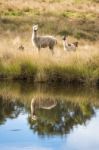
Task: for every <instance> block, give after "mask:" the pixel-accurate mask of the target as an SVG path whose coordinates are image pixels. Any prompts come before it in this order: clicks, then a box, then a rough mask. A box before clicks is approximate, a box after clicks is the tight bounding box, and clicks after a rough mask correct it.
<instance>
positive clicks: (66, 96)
mask: <svg viewBox="0 0 99 150" xmlns="http://www.w3.org/2000/svg"><path fill="white" fill-rule="evenodd" d="M49 89H50V90H49ZM0 96H1V97H2V98H3V99H7V100H8V99H9V100H15V99H16V100H20V101H22V103H24V104H25V105H26V106H28V107H30V104H31V100H32V98H34V99H35V98H36V99H37V100H40V99H41V100H42V101H43V102H44V101H45V100H46V99H49V100H50V99H52V100H53V101H54V100H56V101H57V100H63V101H66V102H68V101H69V102H73V103H74V104H78V105H80V106H81V109H82V110H84V112H85V111H86V110H85V105H86V104H88V103H89V104H92V105H95V106H97V107H98V106H99V102H98V99H99V93H98V90H97V89H90V88H82V87H78V88H77V86H76V88H75V87H72V86H67V87H66V86H61V85H60V87H59V86H58V87H55V86H54V88H53V86H50V85H40V84H39V85H34V86H33V84H29V83H24V82H22V83H20V84H19V83H18V82H17V83H16V82H14V83H13V82H10V83H9V82H0Z"/></svg>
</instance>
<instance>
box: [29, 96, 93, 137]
mask: <svg viewBox="0 0 99 150" xmlns="http://www.w3.org/2000/svg"><path fill="white" fill-rule="evenodd" d="M93 114H94V109H93V107H92V106H91V104H89V103H84V104H75V103H73V102H68V101H64V100H61V99H40V98H39V101H37V100H36V101H35V104H34V101H33V100H32V102H31V117H29V118H28V121H29V124H30V128H31V129H32V130H33V131H35V132H37V133H38V134H39V135H63V134H67V133H69V132H70V130H71V129H72V128H73V126H74V125H77V124H85V123H86V121H87V120H89V119H90V118H91V117H92V116H93Z"/></svg>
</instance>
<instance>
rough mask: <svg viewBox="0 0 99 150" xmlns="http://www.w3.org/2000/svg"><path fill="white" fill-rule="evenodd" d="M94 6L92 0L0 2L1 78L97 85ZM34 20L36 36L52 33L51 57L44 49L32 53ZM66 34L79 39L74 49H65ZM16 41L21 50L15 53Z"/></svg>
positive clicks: (98, 37)
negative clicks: (37, 29)
mask: <svg viewBox="0 0 99 150" xmlns="http://www.w3.org/2000/svg"><path fill="white" fill-rule="evenodd" d="M52 6H53V7H52ZM98 6H99V4H98V1H93V2H92V0H91V1H90V0H86V1H85V0H84V1H82V0H70V1H65V0H55V1H53V0H49V1H47V0H37V1H33V0H30V1H29V2H28V3H26V2H24V3H23V0H20V1H19V0H17V1H14V2H12V1H10V0H8V1H5V2H4V1H3V0H0V42H1V43H0V78H1V79H2V78H4V79H25V80H33V81H34V82H55V83H56V82H62V83H64V82H75V81H76V82H80V83H86V84H97V82H99V69H98V68H99V52H98V47H99V44H98V41H99V25H98V24H99V17H98ZM36 23H37V24H39V33H40V34H53V35H56V38H57V39H58V45H57V47H56V48H55V55H54V56H52V55H51V53H50V52H49V50H48V49H46V50H42V52H41V53H40V54H37V53H36V52H33V48H32V44H31V32H32V25H33V24H36ZM64 34H67V35H70V36H71V37H69V38H70V39H69V40H70V41H74V40H79V48H78V49H77V52H70V53H68V52H66V53H64V52H63V47H62V36H63V35H64ZM20 44H23V45H24V47H25V51H23V52H21V51H18V49H17V47H18V45H20ZM34 51H36V50H34Z"/></svg>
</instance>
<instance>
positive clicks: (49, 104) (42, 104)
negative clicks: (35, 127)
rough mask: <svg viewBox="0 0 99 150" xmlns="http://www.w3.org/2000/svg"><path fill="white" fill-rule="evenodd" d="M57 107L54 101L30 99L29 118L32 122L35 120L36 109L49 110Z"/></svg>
mask: <svg viewBox="0 0 99 150" xmlns="http://www.w3.org/2000/svg"><path fill="white" fill-rule="evenodd" d="M56 105H57V102H56V101H55V100H52V99H49V98H47V99H43V98H39V99H34V98H33V99H32V100H31V118H32V119H33V120H37V116H36V110H37V109H40V108H41V109H45V110H51V109H52V108H54V107H55V106H56Z"/></svg>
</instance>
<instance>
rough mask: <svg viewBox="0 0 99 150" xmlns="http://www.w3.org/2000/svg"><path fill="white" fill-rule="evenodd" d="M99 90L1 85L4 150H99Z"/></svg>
mask: <svg viewBox="0 0 99 150" xmlns="http://www.w3.org/2000/svg"><path fill="white" fill-rule="evenodd" d="M98 132H99V90H98V89H91V88H83V87H71V86H60V85H59V86H50V85H44V84H43V85H40V84H39V85H33V84H32V83H31V84H30V83H8V82H0V150H66V149H67V150H99V133H98Z"/></svg>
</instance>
